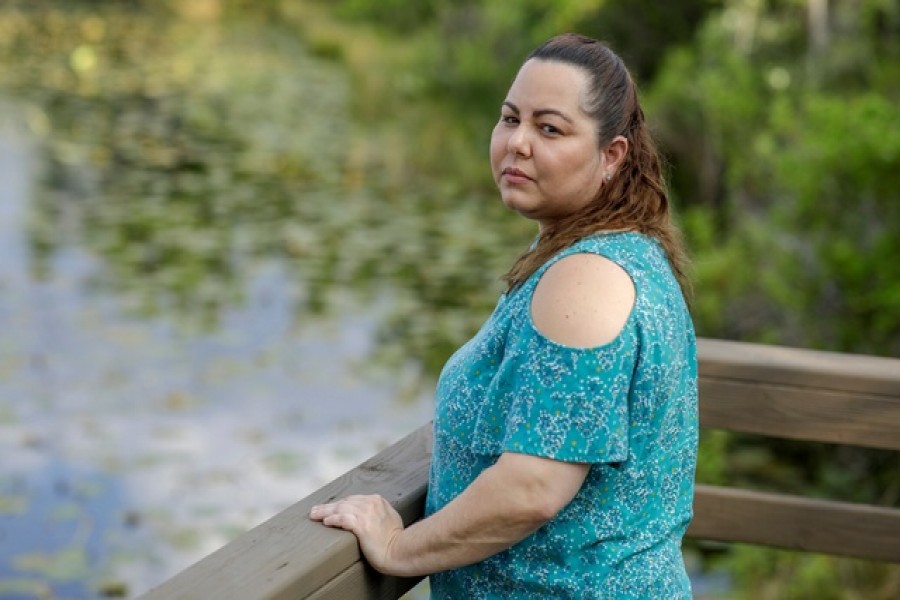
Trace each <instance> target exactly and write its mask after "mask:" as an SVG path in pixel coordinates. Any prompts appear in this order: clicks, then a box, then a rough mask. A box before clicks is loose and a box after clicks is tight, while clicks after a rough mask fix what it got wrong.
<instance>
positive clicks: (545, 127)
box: [541, 123, 562, 135]
mask: <svg viewBox="0 0 900 600" xmlns="http://www.w3.org/2000/svg"><path fill="white" fill-rule="evenodd" d="M541 129H543V130H544V133H551V134H554V135H556V134H559V133H562V132H561V131H560V130H559V129H557V128H556V127H554V126H553V125H548V124H546V123H545V124H544V125H541Z"/></svg>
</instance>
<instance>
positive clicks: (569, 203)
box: [491, 59, 607, 228]
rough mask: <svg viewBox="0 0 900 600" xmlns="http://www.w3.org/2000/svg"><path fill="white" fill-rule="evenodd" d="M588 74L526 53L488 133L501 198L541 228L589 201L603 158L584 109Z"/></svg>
mask: <svg viewBox="0 0 900 600" xmlns="http://www.w3.org/2000/svg"><path fill="white" fill-rule="evenodd" d="M587 86H588V74H587V73H586V72H585V71H583V70H582V69H580V68H579V67H576V66H573V65H569V64H566V63H562V62H555V61H547V60H540V59H531V60H529V61H527V62H526V63H525V64H524V65H523V66H522V68H521V69H520V70H519V73H518V75H517V76H516V79H515V81H513V83H512V86H511V87H510V88H509V92H508V94H507V96H506V100H505V101H504V102H503V106H502V108H501V113H500V122H499V123H497V126H496V127H494V132H493V134H492V135H491V170H492V171H493V175H494V181H495V182H496V183H497V186H498V187H499V188H500V195H501V197H502V198H503V203H504V204H505V205H506V206H507V207H509V208H511V209H513V210H515V211H517V212H519V213H520V214H522V215H523V216H525V217H527V218H529V219H534V220H536V221H537V222H538V223H539V225H540V226H541V228H543V227H545V226H546V225H548V224H549V223H552V222H553V221H554V220H556V219H559V218H561V217H564V216H567V215H570V214H572V213H573V212H576V211H578V210H579V209H581V208H582V207H584V206H585V205H586V204H588V203H589V202H591V200H593V199H594V198H595V197H596V196H597V191H598V190H599V189H600V186H601V185H602V184H603V177H604V174H605V169H606V168H607V157H605V156H604V154H603V152H601V150H600V148H599V147H598V144H597V122H596V121H595V120H594V119H593V118H591V117H590V116H588V115H587V113H585V112H584V108H583V106H584V104H583V100H584V98H585V97H586V94H587Z"/></svg>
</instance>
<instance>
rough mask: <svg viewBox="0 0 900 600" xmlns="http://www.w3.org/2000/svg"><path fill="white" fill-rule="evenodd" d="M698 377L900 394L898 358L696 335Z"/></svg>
mask: <svg viewBox="0 0 900 600" xmlns="http://www.w3.org/2000/svg"><path fill="white" fill-rule="evenodd" d="M697 355H698V360H699V363H700V378H701V379H703V378H704V377H715V378H717V379H736V380H742V381H748V382H756V383H771V384H783V385H792V386H797V387H810V388H815V389H817V390H823V391H826V390H831V391H843V392H855V393H860V394H867V395H883V396H889V397H893V398H900V359H897V358H883V357H877V356H864V355H858V354H844V353H840V352H822V351H817V350H805V349H801V348H786V347H783V346H768V345H764V344H749V343H746V342H731V341H726V340H713V339H708V338H701V339H699V340H697Z"/></svg>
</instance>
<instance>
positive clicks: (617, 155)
mask: <svg viewBox="0 0 900 600" xmlns="http://www.w3.org/2000/svg"><path fill="white" fill-rule="evenodd" d="M601 153H602V154H603V160H604V162H605V169H604V170H603V177H604V179H606V180H607V181H609V180H610V179H612V178H613V176H614V175H615V174H616V172H617V171H618V170H619V167H620V166H621V165H622V161H624V160H625V155H626V154H628V140H627V139H625V136H621V135H617V136H616V137H614V138H613V139H612V141H611V142H610V143H608V144H607V145H606V147H605V148H603V150H601Z"/></svg>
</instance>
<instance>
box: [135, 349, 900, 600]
mask: <svg viewBox="0 0 900 600" xmlns="http://www.w3.org/2000/svg"><path fill="white" fill-rule="evenodd" d="M698 351H699V359H700V413H701V414H700V424H701V427H704V428H717V429H726V430H729V431H735V432H744V433H752V434H761V435H767V436H772V437H781V438H788V439H795V440H806V441H815V442H831V443H838V444H848V445H853V446H860V447H869V448H881V449H888V450H893V451H897V452H900V359H890V358H877V357H870V356H859V355H850V354H839V353H831V352H816V351H810V350H800V349H794V348H784V347H777V346H764V345H758V344H746V343H739V342H726V341H721V340H709V339H701V340H700V341H699V345H698ZM430 451H431V426H430V424H426V425H423V426H422V427H421V428H419V429H418V430H416V431H414V432H413V433H411V434H410V435H408V436H407V437H405V438H404V439H402V440H401V441H399V442H397V443H396V444H394V445H393V446H391V447H390V448H388V449H386V450H384V451H383V452H381V453H379V454H378V455H376V456H374V457H372V458H371V459H369V460H368V461H366V462H365V463H363V464H362V465H360V466H359V467H357V468H356V469H353V470H352V471H350V472H348V473H346V474H344V475H342V476H341V477H339V478H338V479H336V480H335V481H333V482H331V483H329V484H328V485H326V486H325V487H323V488H322V489H320V490H317V491H316V492H314V493H312V494H311V495H310V496H308V497H307V498H304V499H303V500H301V501H300V502H298V503H297V504H295V505H293V506H291V507H290V508H288V509H287V510H285V511H283V512H281V513H279V514H278V515H276V516H274V517H272V518H271V519H270V520H268V521H266V522H265V523H263V524H261V525H259V526H258V527H256V528H254V529H252V530H250V531H248V532H247V533H245V534H243V535H242V536H240V537H238V538H237V539H236V540H234V541H233V542H231V543H229V544H227V545H226V546H224V547H222V548H221V549H219V550H218V551H216V552H214V553H213V554H211V555H209V556H208V557H206V558H204V559H203V560H201V561H199V562H198V563H197V564H195V565H193V566H192V567H189V568H188V569H186V570H185V571H183V572H182V573H180V574H178V575H176V576H175V577H174V578H172V579H170V580H169V581H167V582H165V583H163V584H162V585H160V586H159V587H157V588H155V589H153V590H151V591H150V592H148V593H147V594H145V595H144V596H142V597H141V598H142V600H176V599H181V600H189V599H190V600H207V599H210V598H213V599H216V600H232V599H233V600H248V599H260V600H263V599H265V600H288V599H290V600H296V599H299V598H313V599H319V600H324V599H333V600H355V599H371V600H375V599H379V600H383V599H394V598H398V597H400V596H401V595H402V594H403V593H405V592H406V591H407V590H409V589H410V588H412V587H413V586H414V585H415V584H416V583H418V581H419V579H398V578H394V577H385V576H382V575H380V574H378V573H376V572H374V571H373V570H372V569H371V568H370V567H368V566H367V565H366V564H365V562H364V561H363V560H362V558H361V555H360V553H359V549H358V546H357V544H356V538H355V537H354V536H353V535H352V534H350V533H347V532H343V531H339V530H335V529H328V528H325V527H322V526H321V525H320V524H319V523H315V522H312V521H310V520H309V519H308V517H307V515H308V512H309V508H310V507H311V506H313V505H314V504H318V503H321V502H327V501H329V500H333V499H335V498H340V497H343V496H346V495H349V494H360V493H368V494H370V493H379V494H382V495H383V496H385V497H386V498H387V499H388V500H390V501H391V502H392V503H393V504H394V506H395V507H396V508H397V509H398V510H399V511H400V514H401V515H402V516H403V519H404V521H405V522H407V523H409V522H412V521H414V520H416V519H418V518H420V517H421V516H422V512H423V508H424V499H425V490H426V486H427V478H428V465H429V463H430ZM694 512H695V516H694V521H693V522H692V524H691V527H690V529H689V531H688V535H689V536H691V537H695V538H698V539H709V540H719V541H723V542H746V543H754V544H763V545H770V546H776V547H782V548H791V549H796V550H804V551H811V552H825V553H829V554H836V555H844V556H853V557H859V558H867V559H872V560H881V561H889V562H897V563H900V508H897V507H879V506H871V505H865V504H855V503H848V502H840V501H835V500H823V499H815V498H806V497H801V496H792V495H786V494H775V493H762V492H757V491H751V490H744V489H739V488H726V487H717V486H709V485H698V486H697V493H696V497H695V500H694Z"/></svg>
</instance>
